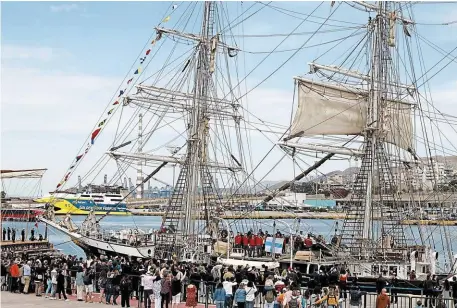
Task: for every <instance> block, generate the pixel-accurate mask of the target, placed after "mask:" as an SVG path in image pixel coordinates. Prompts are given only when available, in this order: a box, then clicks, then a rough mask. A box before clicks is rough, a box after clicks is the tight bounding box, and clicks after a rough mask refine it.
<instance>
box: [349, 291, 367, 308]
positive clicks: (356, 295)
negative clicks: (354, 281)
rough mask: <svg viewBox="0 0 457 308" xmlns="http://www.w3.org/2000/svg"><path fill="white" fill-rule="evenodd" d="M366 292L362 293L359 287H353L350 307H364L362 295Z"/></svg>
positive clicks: (350, 293) (350, 294)
mask: <svg viewBox="0 0 457 308" xmlns="http://www.w3.org/2000/svg"><path fill="white" fill-rule="evenodd" d="M364 294H366V292H362V291H360V288H359V286H353V287H352V288H351V291H350V292H349V305H350V306H351V308H360V307H361V306H362V295H364Z"/></svg>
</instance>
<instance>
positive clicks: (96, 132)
mask: <svg viewBox="0 0 457 308" xmlns="http://www.w3.org/2000/svg"><path fill="white" fill-rule="evenodd" d="M176 7H177V5H173V7H172V9H173V10H174V9H176ZM170 18H171V16H167V17H166V18H165V19H164V20H163V22H168V21H169V20H170ZM161 38H162V32H160V31H159V32H157V35H156V37H155V39H154V40H152V42H151V45H152V46H154V45H155V43H157V42H158V41H159V40H160V39H161ZM150 53H151V48H148V49H147V50H146V51H145V53H144V56H142V57H140V58H139V63H140V65H141V64H143V63H144V62H145V61H146V59H147V57H148V56H149V54H150ZM141 72H142V68H141V66H138V67H137V68H136V69H135V70H134V72H133V75H138V76H132V77H131V78H130V79H128V80H127V82H126V87H125V88H124V89H122V90H120V91H119V95H118V96H117V98H116V100H115V101H114V103H112V104H111V108H110V109H109V110H108V112H107V113H106V117H105V118H104V119H103V120H102V121H100V122H99V123H98V124H97V127H96V128H95V129H94V130H93V131H92V133H91V135H90V143H88V144H87V146H86V148H85V150H84V152H83V153H82V154H79V155H77V156H76V157H75V159H74V161H73V162H72V164H71V165H70V168H69V169H68V170H67V173H66V174H65V176H64V178H63V179H62V180H61V181H60V182H59V183H58V184H57V186H56V189H58V188H60V187H61V186H62V185H64V184H65V183H66V182H67V181H68V180H69V178H70V175H71V174H72V172H73V171H74V170H73V169H74V168H75V167H76V166H77V165H78V164H79V163H80V162H81V159H82V158H84V156H85V155H86V154H87V153H88V152H89V149H90V148H91V147H92V145H94V143H95V141H96V139H97V138H98V137H99V135H100V133H101V131H102V130H103V128H104V127H105V126H106V124H107V123H108V122H109V120H110V118H111V116H112V115H113V113H114V112H115V111H116V109H117V108H118V107H119V106H121V104H120V103H119V101H120V100H121V99H122V98H123V97H124V94H126V93H127V90H128V87H129V86H130V83H132V82H133V81H134V79H135V78H138V77H139V75H140V74H141Z"/></svg>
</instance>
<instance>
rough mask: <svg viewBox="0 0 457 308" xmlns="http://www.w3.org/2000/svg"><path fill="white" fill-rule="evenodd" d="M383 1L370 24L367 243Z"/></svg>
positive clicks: (365, 238) (379, 81)
mask: <svg viewBox="0 0 457 308" xmlns="http://www.w3.org/2000/svg"><path fill="white" fill-rule="evenodd" d="M382 10H383V2H382V1H380V2H379V6H378V14H377V16H376V20H375V21H374V22H373V23H372V24H371V25H370V26H371V29H370V32H371V33H370V34H371V39H372V45H371V52H372V59H371V70H370V71H371V74H370V83H369V84H370V85H369V96H368V98H369V99H368V112H367V119H368V126H367V128H366V148H365V157H370V158H371V159H370V162H369V168H368V169H367V182H366V195H365V212H364V215H363V229H362V239H363V241H364V242H365V243H366V242H368V241H369V239H370V238H371V234H370V231H371V222H372V218H373V217H372V215H373V206H372V203H373V176H374V172H373V171H374V168H375V155H376V142H377V138H376V135H377V132H378V123H379V114H378V109H379V102H380V93H381V92H380V90H381V89H380V88H381V86H382V82H381V79H380V78H379V77H380V76H379V72H380V65H382V63H381V62H380V58H381V57H380V53H381V52H382V51H381V48H383V46H382V42H381V39H382V23H383V20H382V16H381V12H382Z"/></svg>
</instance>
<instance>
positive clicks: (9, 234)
mask: <svg viewBox="0 0 457 308" xmlns="http://www.w3.org/2000/svg"><path fill="white" fill-rule="evenodd" d="M10 240H11V229H10V227H8V241H10Z"/></svg>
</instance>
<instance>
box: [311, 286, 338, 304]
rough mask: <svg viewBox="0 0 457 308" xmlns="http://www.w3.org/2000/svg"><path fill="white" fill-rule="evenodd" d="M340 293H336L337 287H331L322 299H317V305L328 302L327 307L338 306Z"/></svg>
mask: <svg viewBox="0 0 457 308" xmlns="http://www.w3.org/2000/svg"><path fill="white" fill-rule="evenodd" d="M338 301H339V298H338V295H337V294H336V290H335V287H334V286H333V287H329V289H328V294H326V295H324V297H322V298H321V299H320V300H318V301H316V305H320V304H322V303H324V302H325V303H326V304H327V305H326V306H327V307H329V308H337V307H338Z"/></svg>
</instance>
